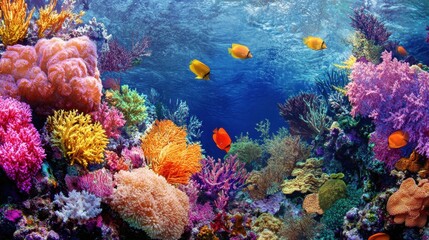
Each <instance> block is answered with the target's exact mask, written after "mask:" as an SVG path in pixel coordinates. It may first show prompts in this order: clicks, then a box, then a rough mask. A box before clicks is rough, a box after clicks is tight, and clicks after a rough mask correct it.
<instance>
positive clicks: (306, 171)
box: [282, 158, 329, 194]
mask: <svg viewBox="0 0 429 240" xmlns="http://www.w3.org/2000/svg"><path fill="white" fill-rule="evenodd" d="M322 161H323V160H322V159H317V158H309V159H307V160H306V161H305V162H298V163H297V164H296V167H295V169H294V170H293V171H292V174H291V175H292V176H294V177H296V178H294V179H286V180H284V182H283V184H282V191H283V193H284V194H292V193H293V192H295V191H298V192H301V193H308V192H310V193H314V192H317V191H318V190H319V188H320V186H322V184H323V183H324V182H326V180H328V178H329V176H328V174H326V173H323V172H322V168H321V167H322V164H323V163H322Z"/></svg>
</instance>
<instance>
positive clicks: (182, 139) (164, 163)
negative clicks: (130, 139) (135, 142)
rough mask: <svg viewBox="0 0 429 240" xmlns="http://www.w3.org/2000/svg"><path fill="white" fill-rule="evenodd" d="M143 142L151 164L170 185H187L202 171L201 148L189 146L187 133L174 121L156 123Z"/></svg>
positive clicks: (148, 161)
mask: <svg viewBox="0 0 429 240" xmlns="http://www.w3.org/2000/svg"><path fill="white" fill-rule="evenodd" d="M141 140H142V144H141V146H142V149H143V152H144V154H145V157H146V160H147V164H148V165H149V167H150V168H151V169H152V170H153V171H154V172H156V173H158V174H159V175H162V176H164V177H165V178H166V179H167V181H168V182H169V183H173V184H174V183H181V184H187V183H188V182H189V178H190V177H191V175H192V174H194V173H197V172H199V171H200V170H201V163H200V160H201V158H202V155H201V146H200V145H199V144H187V142H186V130H185V129H184V128H181V127H178V126H177V125H176V124H174V123H173V122H172V121H171V120H163V121H158V120H156V121H155V123H154V124H153V126H152V128H151V129H150V130H149V132H148V133H146V134H145V135H144V136H143V137H142V139H141Z"/></svg>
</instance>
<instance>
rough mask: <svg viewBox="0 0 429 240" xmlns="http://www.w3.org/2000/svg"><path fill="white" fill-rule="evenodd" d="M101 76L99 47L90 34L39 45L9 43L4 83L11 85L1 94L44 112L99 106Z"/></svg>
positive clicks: (2, 62) (0, 76) (0, 73)
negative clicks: (12, 44) (90, 38)
mask: <svg viewBox="0 0 429 240" xmlns="http://www.w3.org/2000/svg"><path fill="white" fill-rule="evenodd" d="M99 75H100V74H99V71H98V69H97V48H96V46H95V44H94V43H93V42H91V40H89V38H88V37H86V36H85V37H78V38H72V39H70V40H69V41H63V40H62V39H60V38H52V39H49V40H48V39H41V40H39V41H38V42H37V44H36V46H35V47H32V46H22V45H14V46H9V47H8V48H7V50H6V52H5V53H4V54H3V56H2V58H1V59H0V82H7V84H8V90H6V91H3V92H2V93H1V94H2V95H5V96H10V97H14V98H18V99H22V100H24V101H25V102H27V103H29V104H30V105H31V106H32V107H33V108H34V109H35V110H36V111H37V112H38V113H41V114H50V113H52V110H56V109H64V110H71V109H78V110H79V111H81V112H90V111H92V110H95V109H97V108H98V105H99V104H100V101H101V88H102V85H101V80H100V76H99ZM12 78H13V82H12V80H11V79H12ZM5 79H6V80H5ZM16 89H18V94H17V92H16Z"/></svg>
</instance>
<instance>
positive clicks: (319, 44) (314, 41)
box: [304, 36, 327, 50]
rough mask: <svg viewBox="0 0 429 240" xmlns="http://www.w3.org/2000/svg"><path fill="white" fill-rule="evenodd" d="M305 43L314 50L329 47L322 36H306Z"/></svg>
mask: <svg viewBox="0 0 429 240" xmlns="http://www.w3.org/2000/svg"><path fill="white" fill-rule="evenodd" d="M304 44H305V45H307V47H309V48H311V49H313V50H323V49H326V48H327V47H326V44H325V41H323V39H321V38H320V37H313V36H308V37H306V38H304Z"/></svg>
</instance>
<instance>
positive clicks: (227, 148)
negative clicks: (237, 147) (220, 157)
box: [223, 144, 231, 153]
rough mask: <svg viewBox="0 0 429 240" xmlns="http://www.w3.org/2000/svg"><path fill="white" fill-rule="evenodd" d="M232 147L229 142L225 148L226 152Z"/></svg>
mask: <svg viewBox="0 0 429 240" xmlns="http://www.w3.org/2000/svg"><path fill="white" fill-rule="evenodd" d="M230 149H231V144H229V145H228V146H226V147H225V148H224V149H223V150H225V152H227V153H228V152H229V150H230Z"/></svg>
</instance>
